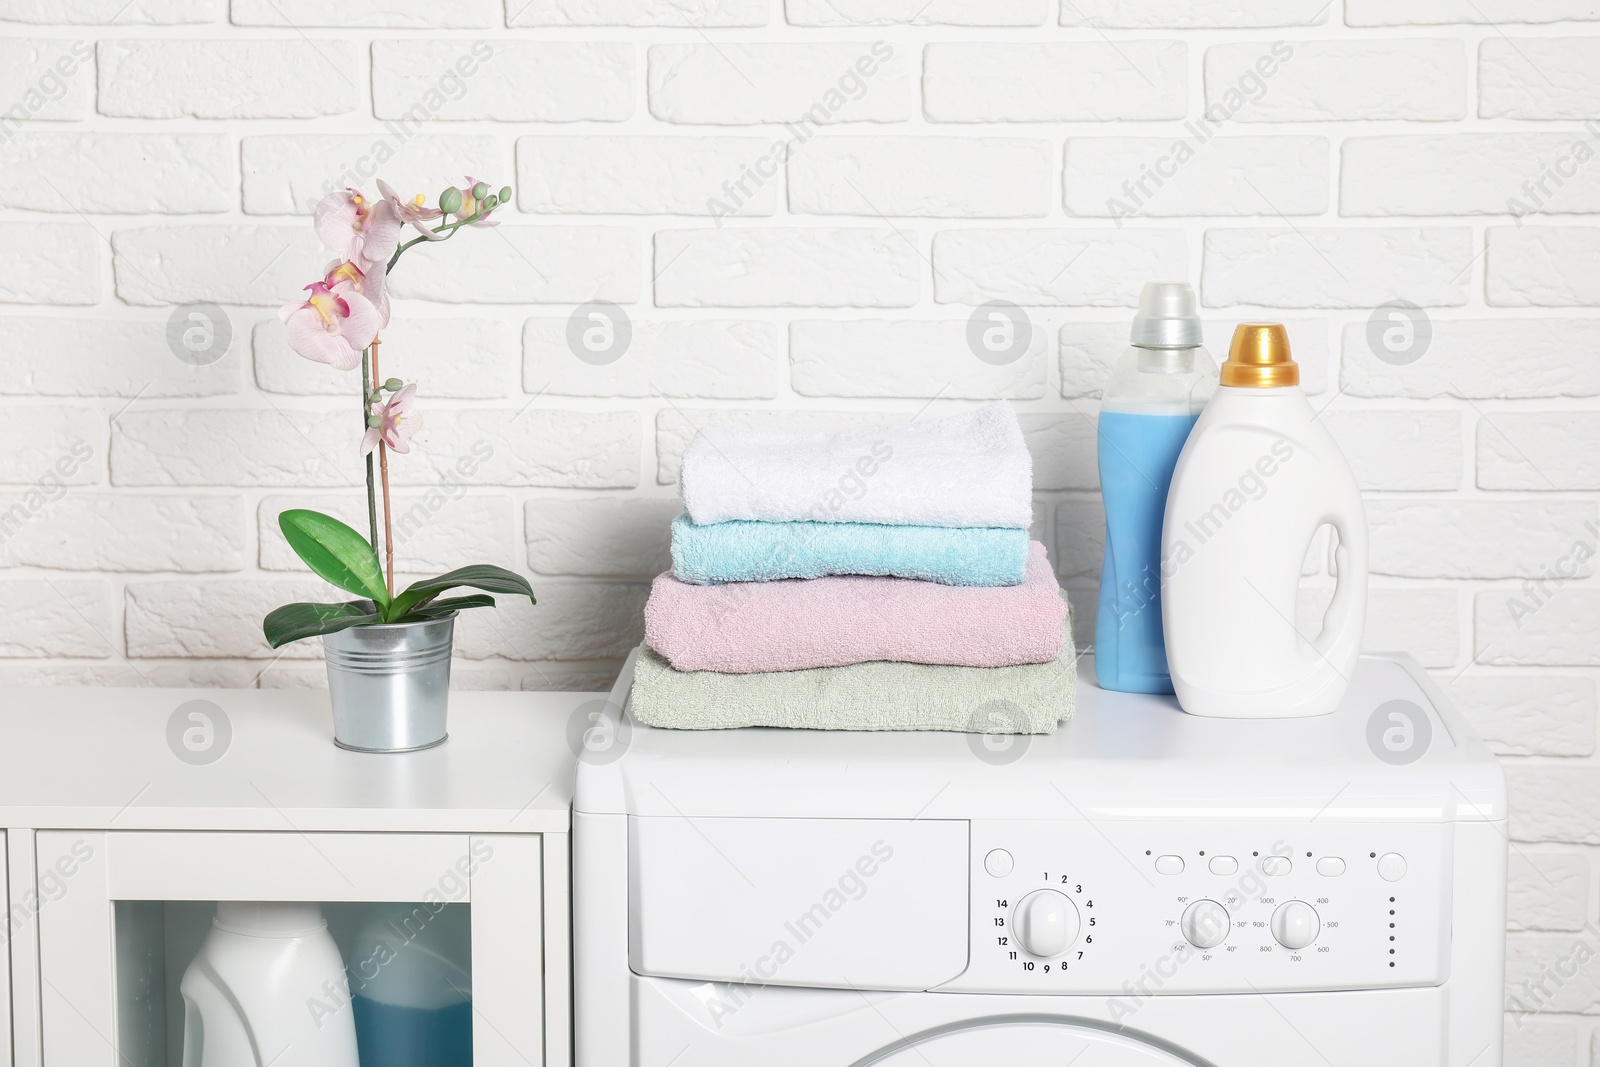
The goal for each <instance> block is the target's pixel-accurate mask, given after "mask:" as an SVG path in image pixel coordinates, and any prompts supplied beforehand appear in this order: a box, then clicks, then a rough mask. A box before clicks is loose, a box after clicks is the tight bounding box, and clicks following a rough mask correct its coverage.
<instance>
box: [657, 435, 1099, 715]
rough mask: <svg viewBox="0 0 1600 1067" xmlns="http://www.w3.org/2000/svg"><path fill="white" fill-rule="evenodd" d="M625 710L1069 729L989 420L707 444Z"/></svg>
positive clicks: (1050, 615)
mask: <svg viewBox="0 0 1600 1067" xmlns="http://www.w3.org/2000/svg"><path fill="white" fill-rule="evenodd" d="M681 487H682V491H683V499H684V505H685V512H686V513H685V514H683V515H681V516H679V517H678V519H677V520H676V521H674V523H673V526H672V565H673V569H672V570H671V571H668V572H667V573H666V574H663V575H661V576H660V577H658V578H657V579H656V580H655V584H654V586H653V587H652V589H651V593H650V600H649V603H648V604H647V605H646V606H645V643H644V646H643V647H642V648H641V649H640V651H639V655H638V659H637V662H636V665H635V668H634V681H633V691H632V697H631V702H630V703H631V707H632V712H633V715H634V717H635V719H637V720H638V721H639V722H642V723H645V724H647V725H651V726H664V727H674V728H678V729H692V730H706V729H723V728H730V727H740V726H787V727H807V728H812V729H824V730H959V731H968V732H974V733H1048V732H1050V731H1051V730H1054V729H1055V727H1056V724H1057V723H1058V722H1059V721H1061V720H1062V719H1065V718H1067V717H1068V716H1070V715H1071V713H1072V707H1073V700H1074V696H1075V693H1076V685H1077V670H1076V656H1075V654H1074V650H1073V646H1072V636H1071V627H1070V625H1069V622H1068V618H1067V615H1068V611H1067V603H1066V600H1065V598H1064V596H1063V594H1062V592H1061V590H1060V588H1059V587H1058V586H1057V584H1056V580H1055V575H1054V573H1053V572H1052V570H1051V567H1050V563H1049V560H1048V559H1047V558H1046V556H1045V548H1044V546H1043V545H1041V544H1039V543H1037V542H1032V543H1030V542H1029V540H1028V532H1027V531H1028V526H1029V524H1030V522H1031V520H1032V510H1033V509H1032V495H1033V470H1032V463H1031V461H1030V459H1029V456H1028V449H1027V445H1026V444H1025V443H1024V441H1023V438H1022V430H1021V427H1020V426H1018V424H1017V417H1016V414H1015V413H1014V412H1013V411H1012V410H1011V408H1010V406H1009V405H1007V404H1003V403H1002V404H993V405H990V406H988V407H984V408H980V409H978V410H976V411H972V412H969V413H967V414H962V415H956V416H953V417H950V418H944V419H932V420H928V421H926V422H913V423H910V424H906V425H899V426H889V427H883V428H878V429H862V430H850V431H844V432H839V433H764V432H755V431H737V430H707V431H704V432H702V433H701V434H700V435H699V436H698V437H696V438H695V440H694V443H693V444H691V445H690V447H689V449H688V451H687V452H686V453H685V455H684V459H683V469H682V476H681Z"/></svg>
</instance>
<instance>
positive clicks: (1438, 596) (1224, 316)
mask: <svg viewBox="0 0 1600 1067" xmlns="http://www.w3.org/2000/svg"><path fill="white" fill-rule="evenodd" d="M0 24H4V25H6V26H8V27H9V28H10V32H7V33H5V34H0V250H3V252H4V254H3V255H0V595H3V596H5V597H6V598H7V599H6V603H8V604H11V605H13V607H14V610H12V611H11V612H9V613H8V614H7V615H6V616H5V618H4V619H3V620H0V683H5V684H68V685H139V684H158V685H176V686H218V685H225V686H256V685H260V686H295V687H307V686H310V687H318V686H321V685H323V684H324V678H323V674H322V668H321V666H320V664H318V663H317V662H316V660H317V657H318V656H319V655H320V652H319V650H318V648H317V647H316V646H315V643H307V644H305V645H300V646H294V647H291V648H290V649H288V650H287V655H286V657H285V658H284V659H281V660H275V659H274V656H275V653H273V651H272V650H270V649H268V648H267V647H266V646H265V644H264V642H263V641H262V639H261V634H260V619H261V615H262V613H263V612H265V611H266V610H267V609H269V608H271V607H273V606H276V605H277V604H279V603H282V602H284V601H285V600H289V599H295V598H305V597H327V598H335V597H340V596H343V594H341V593H338V592H337V591H334V590H331V589H329V588H327V587H325V586H323V585H322V584H321V583H320V582H318V581H317V580H315V579H313V578H312V577H311V576H310V575H308V574H307V573H306V572H305V570H304V569H303V567H302V566H301V565H300V563H299V561H298V560H297V559H296V558H295V557H294V555H293V554H292V553H291V552H290V550H289V549H288V546H287V545H286V543H285V542H284V540H283V538H282V536H281V533H280V532H279V531H278V529H277V525H276V522H277V515H278V513H279V512H281V511H283V510H284V509H286V508H290V507H315V508H320V509H324V510H326V511H328V512H329V513H331V514H334V515H337V516H340V517H342V518H343V519H345V521H348V522H350V523H352V524H353V525H355V526H356V527H357V528H358V529H363V528H365V516H364V512H365V503H364V500H363V496H364V492H363V490H364V483H365V470H364V466H363V464H362V461H361V458H360V454H359V451H358V447H357V442H358V440H359V438H360V435H361V433H362V426H361V423H360V421H359V419H360V413H359V409H358V404H359V391H360V388H361V386H360V372H359V371H358V370H352V371H336V370H334V369H332V368H330V367H328V366H326V365H322V364H315V363H311V362H308V361H306V360H304V359H302V358H300V357H299V356H297V355H296V354H294V353H293V352H292V351H290V350H289V348H288V346H287V343H286V340H285V336H286V335H285V332H284V327H283V325H282V323H281V322H280V321H279V319H278V317H277V314H276V313H277V311H278V309H279V308H280V307H282V306H283V305H284V304H286V303H290V302H294V301H299V300H301V299H303V297H304V290H303V287H304V286H306V285H307V284H308V283H310V282H312V281H314V280H316V279H317V278H318V277H319V276H320V275H321V274H322V273H323V271H325V270H326V269H327V264H328V262H329V260H331V259H333V258H334V257H335V255H336V252H335V251H333V250H330V249H328V248H327V247H325V246H324V245H323V244H322V242H321V241H320V240H319V239H318V238H317V237H316V235H315V234H314V233H313V231H312V228H311V225H310V222H311V219H310V213H311V211H312V209H313V208H314V206H315V205H316V203H317V201H318V200H319V199H320V198H321V197H323V196H324V195H326V194H327V193H328V192H329V191H332V190H335V189H339V188H342V187H346V186H355V187H358V188H361V189H363V190H365V191H366V192H367V193H368V194H376V188H375V179H376V178H378V177H382V178H384V179H385V180H386V181H388V182H389V183H390V184H391V185H392V186H393V187H394V188H395V189H396V190H397V191H398V192H399V193H400V194H401V195H402V196H403V197H405V198H406V199H409V198H410V197H412V196H414V195H416V194H419V193H420V194H422V195H423V196H424V198H425V199H426V200H427V201H429V202H431V201H432V200H434V199H435V198H437V196H438V195H439V193H440V191H441V190H443V189H444V188H446V187H447V186H460V185H461V184H463V183H464V181H465V180H466V179H467V178H468V177H470V178H472V179H475V180H482V181H484V182H486V183H488V184H489V185H490V186H491V187H492V188H494V189H495V190H497V191H498V190H499V189H500V188H501V187H503V186H507V185H509V186H512V187H513V189H514V192H513V193H512V197H511V202H510V204H509V205H508V206H507V207H505V208H503V209H501V210H500V211H499V212H497V217H498V221H499V222H500V225H498V226H496V227H493V228H488V229H475V228H474V229H466V230H463V231H461V232H460V233H458V234H457V235H456V236H454V237H451V238H450V239H449V240H447V241H446V242H444V243H442V244H434V245H419V246H418V247H416V248H414V249H412V250H411V251H409V252H408V253H406V254H405V256H404V257H403V258H402V259H401V260H400V261H399V262H398V263H397V265H396V267H395V270H394V272H393V274H392V275H391V276H390V277H389V278H388V279H387V282H388V291H389V295H390V297H391V300H392V304H393V319H392V321H391V323H390V324H389V325H388V326H387V327H386V328H385V329H384V330H383V333H382V337H383V341H384V344H383V347H382V373H383V376H384V377H389V376H395V377H400V378H403V379H404V380H406V381H413V382H415V383H416V384H417V386H418V390H419V397H418V411H419V413H420V416H421V419H422V426H421V429H420V430H419V432H418V433H417V434H416V436H415V437H414V438H413V439H412V445H413V448H412V451H411V452H410V453H409V454H404V455H401V454H395V455H391V456H390V468H391V477H392V480H393V482H394V485H395V491H396V496H395V500H394V520H395V525H396V528H397V532H398V533H399V537H400V541H399V544H398V546H397V552H398V555H399V557H400V559H401V560H402V572H403V573H404V574H416V575H420V574H422V573H425V572H437V571H441V570H444V569H448V568H450V567H453V566H458V565H461V564H464V563H468V562H471V561H473V560H482V561H486V562H495V563H499V564H501V565H503V566H508V567H512V568H514V569H517V570H519V571H523V572H526V573H528V574H529V575H530V576H531V580H532V581H533V583H534V585H535V588H536V590H537V592H538V594H539V605H538V606H537V607H534V606H531V605H527V604H518V603H504V604H502V606H501V607H500V608H498V609H497V610H495V611H493V612H477V613H473V614H472V615H471V616H470V617H464V618H463V619H462V622H461V624H460V627H459V629H458V647H457V670H456V680H457V684H458V685H459V686H461V687H463V688H468V687H481V688H502V689H503V688H528V689H545V688H560V689H582V690H593V689H598V688H604V687H606V686H609V685H610V683H611V681H612V680H613V679H614V678H615V676H616V672H617V670H618V669H619V667H620V665H621V663H622V661H623V659H624V657H625V656H626V655H627V653H628V652H629V650H630V648H631V647H632V646H633V645H634V644H635V643H636V642H637V641H638V640H639V637H640V628H641V608H642V605H643V602H644V598H645V596H646V593H647V590H648V583H649V581H650V579H651V578H652V577H653V576H654V575H656V574H658V573H660V572H661V571H662V570H664V569H666V567H667V566H669V564H670V559H669V554H668V543H669V542H668V538H669V534H668V529H669V525H670V522H671V520H672V518H673V516H674V515H675V514H676V513H677V510H678V507H679V503H678V494H677V490H676V487H675V484H674V483H675V482H676V479H677V477H678V474H679V467H680V465H681V461H682V456H683V453H684V450H685V449H686V448H687V447H688V446H689V443H690V442H691V441H692V439H693V437H694V434H695V433H696V432H697V431H699V430H700V429H703V428H707V427H720V426H739V427H749V428H764V429H801V428H811V429H825V428H826V429H836V428H841V427H849V426H867V425H879V424H883V423H888V422H897V421H905V420H907V419H910V418H913V417H928V416H935V415H940V414H946V413H953V412H956V411H960V410H965V409H968V408H970V407H971V406H973V405H974V404H977V403H981V402H986V401H990V400H993V399H995V398H1004V399H1007V400H1009V401H1011V402H1012V403H1013V404H1014V405H1015V406H1016V408H1017V410H1018V413H1019V416H1020V418H1021V422H1022V426H1023V429H1024V433H1025V436H1026V440H1027V443H1028V446H1029V448H1030V450H1031V452H1032V457H1033V470H1034V485H1035V490H1036V492H1035V513H1036V517H1037V518H1036V522H1035V530H1034V535H1035V536H1037V537H1038V538H1040V539H1041V540H1042V541H1043V542H1044V543H1045V544H1046V545H1047V546H1048V547H1049V548H1050V551H1051V559H1052V563H1053V564H1054V566H1055V567H1056V570H1057V574H1058V576H1059V578H1060V580H1061V582H1062V584H1063V586H1064V587H1066V588H1067V589H1068V591H1069V595H1070V596H1071V598H1072V601H1073V606H1074V609H1075V612H1074V614H1075V620H1076V621H1075V632H1076V635H1077V637H1078V639H1079V640H1080V641H1083V642H1086V643H1087V642H1088V641H1091V640H1092V637H1093V618H1094V611H1093V605H1094V600H1095V594H1096V582H1097V579H1098V575H1099V570H1100V564H1101V556H1102V553H1103V537H1104V514H1103V511H1102V508H1101V503H1100V492H1099V478H1098V470H1097V463H1096V437H1095V427H1096V419H1097V417H1098V413H1099V410H1098V409H1099V400H1100V394H1101V390H1102V388H1103V386H1104V384H1105V382H1106V379H1107V376H1108V375H1109V373H1110V370H1111V367H1112V365H1113V364H1114V363H1115V361H1116V360H1117V359H1118V358H1119V356H1120V355H1121V354H1122V352H1123V351H1124V350H1125V348H1126V346H1127V343H1128V326H1129V319H1130V317H1131V314H1132V311H1133V308H1134V307H1135V305H1136V303H1137V301H1138V297H1139V292H1140V289H1141V287H1142V286H1143V285H1144V284H1145V283H1146V282H1148V281H1152V280H1167V279H1187V280H1188V281H1190V282H1192V283H1193V284H1195V285H1196V287H1197V289H1198V291H1199V293H1200V295H1201V297H1202V303H1203V308H1202V312H1203V318H1204V339H1205V344H1206V347H1207V348H1208V350H1209V352H1210V355H1211V356H1212V357H1213V358H1215V359H1219V360H1220V359H1221V358H1222V357H1223V356H1224V355H1225V353H1226V349H1227V346H1228V342H1229V338H1230V336H1231V333H1232V331H1233V328H1234V326H1235V325H1236V324H1237V323H1238V322H1240V321H1246V320H1268V321H1280V322H1284V323H1285V324H1286V325H1287V326H1288V329H1289V331H1290V335H1291V338H1292V340H1293V345H1294V350H1295V355H1296V358H1297V360H1298V361H1299V363H1300V365H1301V374H1302V383H1303V385H1304V388H1305V390H1306V392H1307V394H1308V395H1309V396H1310V398H1311V401H1312V404H1313V406H1314V407H1315V408H1316V410H1317V411H1318V412H1319V413H1320V414H1319V416H1318V418H1319V420H1320V421H1321V422H1322V423H1323V424H1324V425H1326V426H1327V427H1328V429H1329V430H1330V431H1331V432H1332V434H1333V436H1334V439H1335V440H1336V441H1337V442H1338V444H1339V446H1340V447H1341V449H1342V450H1343V451H1344V452H1345V454H1346V456H1347V457H1348V459H1349V461H1350V463H1351V466H1352V468H1353V469H1354V470H1355V472H1356V477H1357V479H1358V481H1359V483H1360V485H1361V487H1362V490H1363V493H1364V494H1365V499H1366V507H1367V517H1368V523H1369V527H1370V531H1371V535H1372V569H1373V575H1372V579H1371V594H1372V595H1371V598H1370V607H1369V612H1368V619H1367V634H1366V641H1367V646H1368V647H1369V648H1371V649H1374V650H1377V649H1382V650H1385V651H1392V650H1396V649H1404V650H1408V651H1410V652H1411V653H1413V654H1414V655H1415V656H1417V657H1418V659H1419V660H1421V661H1422V663H1423V664H1424V665H1426V666H1427V668H1429V669H1430V670H1431V671H1433V672H1434V676H1435V678H1436V680H1437V681H1438V683H1439V685H1440V686H1441V688H1443V689H1444V690H1445V691H1446V694H1447V695H1448V696H1449V697H1450V698H1452V699H1453V700H1454V701H1455V703H1457V704H1458V705H1459V706H1460V708H1461V709H1462V711H1463V713H1464V714H1465V715H1466V717H1467V718H1468V720H1469V721H1470V722H1471V724H1472V725H1473V726H1474V728H1475V729H1476V730H1477V732H1478V733H1480V734H1481V735H1482V736H1483V737H1484V739H1485V740H1486V742H1487V744H1488V746H1489V747H1490V749H1491V750H1492V751H1494V752H1495V753H1496V754H1497V755H1498V756H1499V757H1500V758H1501V759H1503V760H1504V761H1505V764H1506V767H1507V771H1508V774H1509V777H1510V782H1511V789H1512V798H1513V813H1514V815H1513V823H1512V834H1513V836H1514V837H1515V838H1516V840H1517V844H1518V847H1517V848H1516V849H1514V851H1513V863H1512V870H1511V885H1510V912H1509V921H1510V925H1511V928H1512V931H1513V933H1512V941H1511V978H1512V982H1513V984H1512V988H1513V989H1515V988H1517V986H1516V983H1517V982H1520V981H1521V980H1523V979H1524V978H1529V979H1531V980H1537V978H1538V975H1539V974H1541V973H1542V968H1544V967H1545V966H1547V965H1548V964H1549V963H1550V962H1551V961H1552V960H1559V958H1560V956H1561V954H1562V953H1563V952H1565V951H1567V949H1568V947H1569V945H1570V942H1571V939H1572V937H1574V936H1576V932H1577V931H1579V930H1580V929H1581V928H1582V927H1583V924H1584V922H1586V921H1588V920H1590V919H1592V918H1593V913H1592V904H1591V901H1590V897H1591V894H1592V893H1593V892H1594V886H1593V885H1592V884H1591V883H1592V881H1593V873H1592V865H1593V861H1594V860H1593V854H1592V849H1593V848H1594V847H1595V846H1600V836H1597V832H1596V829H1595V828H1596V827H1597V826H1600V753H1597V749H1596V743H1597V738H1600V734H1597V731H1600V700H1597V696H1596V693H1597V687H1600V651H1597V644H1596V640H1595V635H1596V634H1597V633H1600V584H1597V583H1600V574H1597V570H1600V562H1597V557H1600V530H1597V529H1596V527H1597V526H1600V507H1597V504H1596V494H1597V493H1600V359H1597V358H1596V353H1597V352H1600V316H1597V314H1596V309H1597V308H1600V80H1597V79H1596V78H1595V77H1594V71H1595V70H1596V69H1600V7H1597V6H1596V4H1595V3H1594V2H1593V0H1539V2H1536V3H1528V2H1526V0H1520V2H1513V0H1345V2H1344V3H1342V4H1332V5H1330V4H1327V3H1325V2H1324V0H1276V2H1268V0H1143V2H1140V3H1128V2H1124V0H1070V2H1065V0H1062V2H1057V0H508V2H504V3H502V2H501V0H458V2H440V0H347V2H345V3H340V4H328V3H314V2H312V0H72V2H70V3H64V2H60V0H0ZM407 236H408V238H409V237H412V236H416V234H415V231H411V232H409V233H408V234H407ZM202 320H203V322H204V324H206V325H207V326H208V327H209V328H210V329H211V331H212V334H213V335H216V336H222V335H225V336H226V337H227V340H228V343H227V345H226V346H218V348H217V350H216V351H210V350H205V349H201V350H197V349H195V348H194V346H193V345H191V344H188V343H187V341H186V340H185V338H186V337H187V336H188V335H189V334H190V333H192V329H193V327H194V326H195V325H196V324H197V323H200V322H202ZM212 356H215V357H216V358H215V359H212V358H211V357H212ZM1330 566H1331V564H1330V561H1329V547H1328V540H1327V538H1326V536H1325V535H1323V534H1321V533H1319V534H1317V535H1315V536H1313V537H1312V539H1311V544H1310V545H1309V547H1308V549H1307V554H1306V559H1305V563H1304V566H1303V568H1302V572H1303V573H1302V577H1303V579H1304V581H1303V584H1302V594H1301V604H1300V614H1301V618H1300V619H1299V620H1298V623H1299V625H1301V626H1304V627H1310V626H1311V625H1313V624H1314V621H1315V619H1316V618H1317V617H1318V616H1319V614H1320V612H1321V611H1322V609H1323V608H1324V607H1325V606H1326V603H1327V598H1328V596H1329V586H1330V585H1331V583H1332V581H1333V576H1332V574H1331V573H1330ZM1592 979H1593V975H1592V974H1588V975H1587V978H1585V979H1584V980H1582V981H1575V982H1572V983H1568V985H1567V986H1566V987H1564V988H1563V990H1562V999H1559V1000H1558V1001H1557V1002H1556V1003H1555V1004H1554V1005H1553V1011H1552V1012H1551V1013H1549V1014H1548V1015H1547V1016H1546V1017H1543V1018H1541V1019H1539V1020H1536V1021H1532V1022H1529V1023H1528V1024H1527V1025H1526V1026H1524V1027H1521V1028H1516V1027H1512V1028H1509V1029H1508V1041H1507V1044H1506V1050H1505V1062H1506V1063H1508V1064H1511V1065H1513V1067H1517V1065H1522V1064H1529V1065H1531V1064H1538V1065H1539V1067H1544V1065H1545V1064H1547V1063H1556V1062H1560V1063H1563V1064H1568V1065H1570V1064H1572V1063H1574V1062H1577V1061H1579V1060H1583V1061H1584V1062H1589V1061H1588V1060H1585V1059H1584V1057H1585V1056H1588V1057H1589V1059H1592V1060H1593V1061H1594V1063H1595V1064H1597V1065H1600V1053H1596V1052H1595V1051H1594V1049H1592V1048H1591V1047H1590V1035H1591V1031H1593V1030H1594V1027H1593V1026H1592V1025H1590V1024H1589V1022H1588V1021H1579V1020H1576V1019H1575V1018H1574V1017H1573V1016H1574V1015H1576V1014H1594V1013H1596V1011H1597V1010H1600V1009H1597V1008H1596V1005H1600V992H1597V991H1596V989H1595V983H1594V981H1592ZM1597 1047H1600V1046H1597ZM1474 1051H1475V1050H1474Z"/></svg>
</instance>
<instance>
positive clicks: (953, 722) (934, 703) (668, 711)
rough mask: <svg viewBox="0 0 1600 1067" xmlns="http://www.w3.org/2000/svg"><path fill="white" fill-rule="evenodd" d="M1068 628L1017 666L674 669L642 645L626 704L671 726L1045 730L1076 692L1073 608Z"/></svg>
mask: <svg viewBox="0 0 1600 1067" xmlns="http://www.w3.org/2000/svg"><path fill="white" fill-rule="evenodd" d="M1062 596H1063V598H1065V596H1066V594H1065V593H1063V594H1062ZM1064 630H1065V632H1064V634H1063V636H1062V640H1061V652H1060V654H1059V655H1058V656H1057V657H1056V658H1055V659H1054V660H1051V661H1050V662H1049V663H1033V664H1027V665H1025V666H1020V667H947V666H932V665H928V664H922V663H890V662H876V663H855V664H851V665H850V666H848V667H817V668H813V669H811V670H803V671H780V672H776V673H771V674H718V673H716V672H715V671H679V670H674V669H673V667H672V665H671V664H669V663H668V662H667V661H666V660H665V659H663V658H662V657H661V656H660V655H658V654H657V653H656V652H655V650H654V649H652V648H650V647H649V646H648V645H644V646H641V647H640V649H639V656H638V660H637V662H636V663H635V664H634V668H633V690H632V695H631V697H630V698H629V702H628V705H629V708H630V709H631V711H632V714H633V717H634V719H635V720H636V721H638V722H640V723H643V724H644V725H646V726H661V727H666V728H668V729H673V730H728V729H734V728H737V727H741V726H782V727H791V728H796V729H804V730H953V731H958V732H961V733H975V734H1047V733H1050V732H1052V731H1054V730H1055V728H1056V724H1057V723H1058V722H1062V721H1064V720H1066V719H1068V718H1071V716H1072V709H1073V705H1074V702H1075V700H1076V697H1077V690H1078V659H1077V653H1076V650H1075V649H1074V648H1073V644H1072V618H1071V614H1070V613H1069V614H1068V617H1067V621H1066V625H1065V628H1064Z"/></svg>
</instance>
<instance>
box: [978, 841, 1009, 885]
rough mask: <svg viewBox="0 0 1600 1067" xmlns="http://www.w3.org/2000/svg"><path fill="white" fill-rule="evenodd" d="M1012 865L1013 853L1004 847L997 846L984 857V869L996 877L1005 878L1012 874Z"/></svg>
mask: <svg viewBox="0 0 1600 1067" xmlns="http://www.w3.org/2000/svg"><path fill="white" fill-rule="evenodd" d="M1012 866H1013V864H1012V862H1011V853H1009V852H1007V851H1006V850H1005V849H1003V848H997V849H995V850H994V851H993V852H991V853H989V854H988V855H987V856H985V857H983V869H984V870H986V871H988V872H989V873H990V874H991V875H993V876H994V877H996V878H1004V877H1005V876H1006V875H1008V874H1010V873H1011V868H1012Z"/></svg>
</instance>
